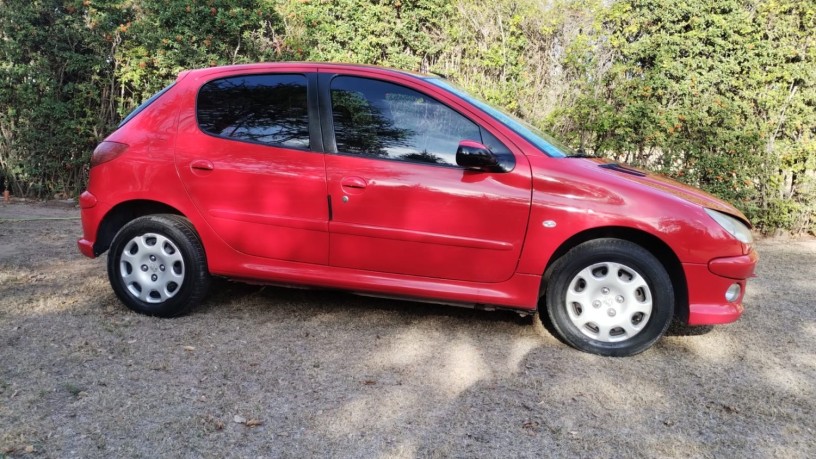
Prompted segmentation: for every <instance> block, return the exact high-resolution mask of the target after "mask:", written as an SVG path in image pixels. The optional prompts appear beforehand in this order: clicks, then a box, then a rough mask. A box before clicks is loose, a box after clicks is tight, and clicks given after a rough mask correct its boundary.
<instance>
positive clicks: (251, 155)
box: [78, 63, 757, 325]
mask: <svg viewBox="0 0 816 459" xmlns="http://www.w3.org/2000/svg"><path fill="white" fill-rule="evenodd" d="M261 73H288V74H292V73H300V74H304V75H306V74H311V75H314V74H343V75H356V76H362V77H366V78H373V79H381V80H385V81H389V82H393V83H396V84H400V85H403V86H406V87H409V88H411V89H413V90H415V91H419V92H420V93H423V94H425V95H427V96H429V97H431V98H434V99H436V100H437V101H439V102H441V103H443V104H445V105H447V106H448V107H449V108H451V109H453V110H455V111H457V112H459V113H460V114H461V115H463V116H464V117H466V118H468V119H469V120H471V121H473V122H474V123H476V124H478V125H479V126H480V127H481V128H482V129H484V130H486V131H487V132H489V133H491V134H492V135H494V136H495V137H496V138H497V139H498V140H500V141H501V142H502V143H504V144H505V145H506V146H507V147H508V149H509V150H510V151H511V152H512V154H513V156H514V157H515V167H514V169H513V170H512V171H511V172H508V173H498V172H477V171H469V170H464V169H462V168H456V167H442V166H436V165H429V164H419V163H409V162H405V161H394V160H384V159H375V158H370V157H362V156H352V155H342V154H336V153H332V152H326V151H324V150H323V149H322V148H318V147H320V146H319V145H314V147H315V148H313V149H312V151H304V150H298V149H287V148H278V147H272V146H268V145H260V144H252V143H248V142H238V141H234V140H228V139H225V138H220V137H216V136H213V135H209V134H205V133H204V132H202V131H201V129H200V128H199V126H198V122H197V119H196V97H197V94H198V90H199V89H200V88H201V86H202V85H204V84H205V83H207V82H208V81H212V80H213V79H216V78H223V77H228V76H234V75H249V74H261ZM422 78H423V77H421V76H417V75H413V74H410V73H407V72H399V71H393V70H388V69H382V68H377V67H366V66H353V65H338V64H306V63H301V64H297V63H294V64H292V63H285V64H255V65H242V66H231V67H220V68H212V69H202V70H193V71H187V72H184V73H183V74H182V75H180V76H179V78H178V80H177V82H176V84H175V86H173V87H172V88H171V89H170V90H168V91H167V92H166V93H165V94H164V95H162V96H161V97H160V98H158V99H157V100H156V101H155V102H154V103H153V104H152V105H150V106H149V107H147V108H146V109H145V110H144V111H143V112H141V113H139V114H138V115H136V116H135V117H134V118H133V119H131V120H130V121H129V122H128V123H127V124H126V125H125V126H123V127H122V128H120V129H119V130H117V131H115V132H114V133H113V134H111V135H110V136H109V137H108V138H107V139H106V140H108V141H115V142H119V143H123V144H127V145H128V149H127V150H126V151H125V152H124V153H123V154H121V155H120V156H118V157H116V158H115V159H113V160H111V161H109V162H106V163H103V164H100V165H98V166H96V167H94V168H92V169H91V173H90V181H89V188H88V192H87V193H85V194H83V197H82V198H81V199H80V203H81V207H82V223H83V237H82V239H80V240H79V241H78V246H79V249H80V251H81V252H82V253H83V254H84V255H86V256H91V257H92V256H96V255H98V254H99V253H102V252H104V250H106V249H107V247H105V246H104V245H100V244H99V240H100V234H101V231H104V230H105V228H104V224H106V223H104V221H105V220H104V219H105V217H106V216H108V215H110V213H111V212H112V211H114V209H117V208H119V207H118V206H121V205H125V204H127V203H132V202H134V201H151V202H156V203H161V204H164V205H166V206H170V207H172V208H173V209H175V210H176V211H178V212H179V213H181V214H183V215H184V216H186V217H187V218H188V219H189V220H190V221H191V223H192V224H193V225H194V226H195V228H196V231H197V232H198V234H199V236H200V238H201V240H202V243H203V245H204V248H205V251H206V255H207V262H208V266H209V270H210V272H211V273H212V274H215V275H221V276H227V277H231V278H237V279H243V280H251V281H260V282H274V283H291V284H303V285H316V286H323V287H331V288H340V289H348V290H353V291H363V292H373V293H378V294H383V295H397V296H406V297H412V298H422V299H429V300H436V301H445V302H452V303H467V304H473V303H477V304H491V305H500V306H505V307H510V308H517V309H519V310H525V311H531V310H534V309H535V308H536V307H537V303H538V299H539V289H540V283H541V277H542V274H543V273H544V271H545V269H546V268H547V266H548V265H549V263H551V261H552V257H553V254H555V253H557V252H558V251H559V250H561V249H563V247H565V244H569V241H570V240H571V238H575V237H577V236H580V235H581V234H584V233H586V232H591V231H599V230H603V229H625V230H627V231H630V232H636V233H643V234H648V235H651V236H652V237H654V238H656V239H657V240H659V241H660V242H661V243H662V244H665V246H666V247H668V248H669V249H670V250H671V251H672V252H673V254H674V255H675V256H676V258H677V259H678V260H679V262H680V263H681V265H682V271H683V273H682V274H683V275H684V276H685V282H686V284H687V286H688V292H686V293H687V296H688V300H689V305H688V306H689V308H688V309H689V323H691V324H693V325H700V324H715V323H727V322H731V321H733V320H736V319H737V318H738V317H739V315H740V314H741V313H742V310H743V307H742V304H741V302H742V295H740V298H738V299H737V300H736V301H734V302H731V303H729V302H727V301H725V298H724V294H725V290H726V289H727V288H728V287H729V286H731V285H732V284H733V283H734V282H738V283H739V284H740V285H741V287H742V291H743V292H744V287H745V279H747V278H748V277H751V276H752V275H753V270H754V266H755V265H756V262H757V257H756V253H755V252H753V251H751V249H750V247H749V246H748V245H745V244H742V243H740V242H739V241H737V240H736V239H735V238H734V237H732V236H731V235H730V234H728V233H727V232H726V231H725V230H723V229H722V228H721V227H720V226H719V225H718V224H717V223H715V222H714V221H713V219H712V218H711V217H709V216H708V215H707V214H706V213H705V211H704V209H703V208H704V207H707V208H711V209H715V210H718V211H721V212H725V213H728V214H731V215H734V216H735V217H737V218H739V219H742V220H745V216H744V215H742V214H741V213H740V212H739V211H738V210H736V209H735V208H734V207H733V206H730V205H729V204H727V203H724V202H722V201H720V200H718V199H716V198H714V197H713V196H711V195H708V194H706V193H703V192H702V191H700V190H696V189H693V188H690V187H687V186H685V185H682V184H679V183H676V182H674V181H671V180H668V179H664V178H661V177H657V176H652V175H646V176H640V175H635V174H631V173H625V172H621V171H619V170H613V169H606V168H603V167H600V166H601V165H602V164H604V161H600V160H590V159H578V158H557V157H549V156H547V155H545V154H544V153H542V152H541V151H540V150H538V149H537V148H536V147H535V146H533V145H532V144H530V143H529V142H528V141H527V140H525V139H524V138H523V137H521V136H520V135H518V134H516V133H515V132H514V131H512V130H511V129H509V128H508V127H506V126H505V125H504V124H502V123H501V122H499V121H497V120H496V119H494V118H493V117H491V116H490V115H488V114H487V113H485V112H483V111H482V110H481V109H479V108H478V107H476V106H474V105H471V104H470V103H468V102H467V101H465V100H463V99H460V98H459V97H458V96H456V95H454V94H453V93H449V92H447V91H445V90H444V89H442V88H440V87H438V86H436V85H433V84H431V83H428V82H427V81H425V80H423V79H422ZM315 81H317V78H315V79H314V80H310V83H309V91H310V94H313V93H312V91H318V90H320V91H323V90H325V89H324V88H323V87H322V86H319V85H318V84H317V83H316V82H315ZM321 94H323V93H321ZM321 97H325V94H323V95H322V96H321ZM319 116H321V117H324V118H323V119H321V123H320V125H319V126H314V125H313V124H314V123H311V124H310V129H311V130H312V133H313V134H314V133H315V131H314V130H315V129H317V130H323V131H325V130H326V126H331V124H326V123H324V122H323V121H326V120H325V117H330V116H331V115H330V114H327V113H320V114H319ZM330 134H331V135H333V133H330ZM326 135H327V133H326V132H318V136H317V138H321V136H322V138H326ZM313 138H314V137H313ZM463 140H467V139H463ZM136 216H137V215H134V217H136ZM108 230H110V229H109V228H108Z"/></svg>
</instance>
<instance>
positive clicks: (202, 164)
mask: <svg viewBox="0 0 816 459" xmlns="http://www.w3.org/2000/svg"><path fill="white" fill-rule="evenodd" d="M214 168H215V166H213V163H212V162H210V161H207V160H206V159H197V160H195V161H193V162H191V163H190V169H193V170H197V171H211V170H213V169H214Z"/></svg>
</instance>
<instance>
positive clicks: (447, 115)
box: [321, 75, 531, 282]
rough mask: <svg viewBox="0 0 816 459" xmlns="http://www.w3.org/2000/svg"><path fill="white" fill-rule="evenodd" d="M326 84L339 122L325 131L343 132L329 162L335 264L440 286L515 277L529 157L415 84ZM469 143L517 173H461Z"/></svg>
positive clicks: (328, 79)
mask: <svg viewBox="0 0 816 459" xmlns="http://www.w3.org/2000/svg"><path fill="white" fill-rule="evenodd" d="M406 84H407V83H406ZM321 85H322V87H321V96H322V97H325V98H327V99H329V100H326V101H324V103H323V105H322V106H323V107H324V108H330V111H331V121H332V122H331V123H327V122H326V121H324V128H325V127H326V126H329V125H331V126H333V133H334V138H333V139H331V138H330V139H329V140H330V141H329V142H327V143H328V144H329V145H327V150H328V151H329V154H327V155H326V173H327V181H328V191H329V195H330V199H331V204H332V217H331V221H330V222H329V232H330V244H329V246H330V249H329V253H330V255H329V263H330V264H331V265H332V266H337V267H345V268H355V269H363V270H369V271H377V272H384V273H395V274H406V275H415V276H423V277H433V278H440V279H455V280H464V281H474V282H501V281H504V280H507V279H509V278H510V277H511V276H512V275H513V273H514V272H515V269H516V265H517V264H518V260H519V256H520V254H521V248H522V244H523V242H524V234H525V229H526V226H527V220H528V217H529V212H530V200H531V176H530V166H529V163H528V162H527V160H526V158H525V157H524V156H523V155H520V154H513V152H511V151H510V150H509V149H507V147H505V146H504V145H503V144H501V142H499V141H498V140H497V139H496V138H495V137H494V136H493V135H492V134H490V132H488V131H487V130H486V129H484V128H483V127H481V126H479V125H478V124H476V123H474V122H473V121H471V120H470V119H468V118H466V117H465V116H463V115H461V114H460V113H458V112H457V111H455V110H453V109H451V108H450V107H448V106H446V105H444V104H442V103H440V102H439V101H437V100H435V99H434V98H432V97H429V96H428V95H426V94H424V93H422V92H419V91H417V90H415V89H412V88H410V87H408V86H407V85H397V84H393V83H390V82H385V81H381V80H376V79H368V78H363V77H360V76H349V75H336V76H333V77H332V76H329V75H321ZM329 103H330V107H327V105H329ZM325 111H326V110H324V112H325ZM332 140H333V142H332ZM462 140H475V141H477V142H481V143H484V144H489V146H490V147H491V149H492V150H493V151H494V153H496V154H499V155H500V156H501V157H502V158H503V161H505V162H507V163H509V168H512V170H511V171H509V172H478V171H470V170H465V169H463V168H461V167H458V166H457V165H456V160H455V153H456V149H457V147H458V145H459V142H460V141H462ZM332 143H334V144H335V145H332ZM333 151H336V152H334V154H332V153H333Z"/></svg>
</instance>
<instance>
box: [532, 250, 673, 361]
mask: <svg viewBox="0 0 816 459" xmlns="http://www.w3.org/2000/svg"><path fill="white" fill-rule="evenodd" d="M545 282H546V291H545V293H544V298H543V304H541V305H540V306H539V308H542V307H546V313H547V315H548V317H549V318H550V322H551V323H550V325H551V326H552V328H553V329H554V330H555V331H556V333H557V334H558V335H559V336H560V337H561V338H562V339H563V340H564V341H565V342H566V343H567V344H569V345H571V346H573V347H575V348H577V349H580V350H582V351H586V352H590V353H592V354H598V355H604V356H614V357H624V356H631V355H635V354H639V353H641V352H643V351H645V350H646V349H648V348H649V347H651V346H652V344H654V343H655V341H657V340H658V339H659V338H660V337H661V336H663V334H664V333H666V329H668V327H669V324H670V323H671V321H672V318H673V317H674V302H675V298H674V289H673V287H672V283H671V279H670V278H669V275H668V273H667V272H666V269H665V268H664V267H663V265H662V264H661V263H660V261H659V260H658V259H657V258H655V256H654V255H652V254H651V253H650V252H649V251H648V250H646V249H644V248H643V247H641V246H639V245H637V244H635V243H632V242H629V241H624V240H621V239H611V238H610V239H595V240H592V241H588V242H585V243H583V244H580V245H578V246H576V247H574V248H573V249H572V250H570V251H569V252H567V253H566V254H565V255H564V256H562V257H561V258H559V259H558V260H556V261H555V263H553V264H552V266H551V267H550V268H549V269H548V270H547V273H546V274H545ZM568 295H569V296H568ZM568 298H569V301H568ZM568 302H569V303H570V304H568ZM647 310H648V311H647ZM541 313H542V314H543V311H541ZM540 315H541V314H539V315H538V316H539V319H541V317H540Z"/></svg>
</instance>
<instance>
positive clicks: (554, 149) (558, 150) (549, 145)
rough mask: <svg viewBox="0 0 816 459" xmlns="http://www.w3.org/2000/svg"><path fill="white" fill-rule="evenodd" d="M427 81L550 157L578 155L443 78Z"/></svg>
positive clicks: (534, 128)
mask: <svg viewBox="0 0 816 459" xmlns="http://www.w3.org/2000/svg"><path fill="white" fill-rule="evenodd" d="M425 81H427V82H428V83H431V84H433V85H435V86H439V87H440V88H442V89H445V90H446V91H448V92H451V93H453V94H455V95H457V96H459V97H461V98H462V99H465V100H466V101H468V102H470V103H471V104H473V105H475V106H477V107H479V108H480V109H482V110H483V111H485V112H486V113H487V114H488V115H490V116H492V117H493V118H495V119H496V121H498V122H500V123H502V124H504V125H505V126H507V127H508V128H510V129H512V130H513V131H514V132H515V133H516V134H518V135H520V136H522V137H524V139H525V140H527V141H528V142H530V143H531V144H533V145H535V146H536V147H538V149H539V150H541V151H542V152H543V153H544V154H546V155H548V156H554V157H559V158H561V157H564V156H570V155H575V154H576V153H575V151H574V150H573V149H572V148H570V147H568V146H566V145H564V144H562V143H561V142H559V141H558V140H556V139H554V138H552V137H551V136H549V135H548V134H546V133H544V132H542V131H541V130H540V129H538V128H536V127H535V126H532V125H530V124H528V123H527V122H525V121H522V120H520V119H518V118H516V117H515V116H513V115H508V114H507V113H504V112H502V111H500V110H498V109H496V108H493V107H491V106H490V105H488V104H487V103H485V102H483V101H481V100H479V99H477V98H476V97H473V96H471V95H470V94H468V93H467V92H465V90H464V89H462V88H459V87H457V86H455V85H454V84H452V83H450V82H449V81H446V80H443V79H442V78H426V79H425Z"/></svg>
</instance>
